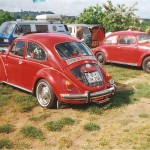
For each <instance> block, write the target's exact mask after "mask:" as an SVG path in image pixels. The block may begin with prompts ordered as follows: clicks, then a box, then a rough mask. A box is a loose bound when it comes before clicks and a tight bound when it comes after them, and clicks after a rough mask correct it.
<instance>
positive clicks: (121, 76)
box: [103, 64, 143, 82]
mask: <svg viewBox="0 0 150 150" xmlns="http://www.w3.org/2000/svg"><path fill="white" fill-rule="evenodd" d="M103 68H104V69H105V70H106V71H107V72H108V73H109V74H111V75H112V77H113V78H114V79H115V81H117V82H122V81H125V80H128V79H130V78H135V77H137V76H138V75H141V74H142V73H143V70H141V69H139V68H137V67H132V66H126V65H119V64H107V65H103Z"/></svg>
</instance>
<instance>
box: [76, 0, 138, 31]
mask: <svg viewBox="0 0 150 150" xmlns="http://www.w3.org/2000/svg"><path fill="white" fill-rule="evenodd" d="M136 4H137V3H134V5H133V6H131V7H127V6H125V4H118V5H116V6H114V5H113V4H112V2H111V0H107V3H106V4H105V3H103V4H102V6H100V5H99V4H97V5H96V6H90V7H89V8H85V9H84V10H83V12H82V13H81V14H80V16H79V17H78V19H77V23H85V24H100V25H103V26H104V27H105V29H106V31H112V32H113V31H119V30H125V29H128V28H129V26H135V25H136V23H137V22H138V20H137V19H136V16H135V13H134V12H135V11H136V10H137V9H136V8H135V6H136Z"/></svg>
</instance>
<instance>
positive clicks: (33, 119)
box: [29, 113, 50, 122]
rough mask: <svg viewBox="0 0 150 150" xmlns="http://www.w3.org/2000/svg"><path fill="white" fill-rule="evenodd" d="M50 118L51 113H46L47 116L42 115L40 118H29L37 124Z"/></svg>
mask: <svg viewBox="0 0 150 150" xmlns="http://www.w3.org/2000/svg"><path fill="white" fill-rule="evenodd" d="M49 116H50V114H49V113H45V114H42V115H40V116H38V117H31V118H29V120H31V121H35V122H37V121H42V120H45V119H46V118H48V117H49Z"/></svg>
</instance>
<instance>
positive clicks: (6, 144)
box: [0, 139, 13, 149]
mask: <svg viewBox="0 0 150 150" xmlns="http://www.w3.org/2000/svg"><path fill="white" fill-rule="evenodd" d="M12 148H13V143H12V142H11V141H10V140H9V139H1V140H0V149H12Z"/></svg>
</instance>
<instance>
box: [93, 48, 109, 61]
mask: <svg viewBox="0 0 150 150" xmlns="http://www.w3.org/2000/svg"><path fill="white" fill-rule="evenodd" d="M98 52H102V53H103V54H104V55H105V57H106V61H107V57H108V54H107V52H106V51H105V49H104V48H103V47H102V46H99V47H97V48H95V49H93V54H94V55H95V56H96V54H97V53H98Z"/></svg>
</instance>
